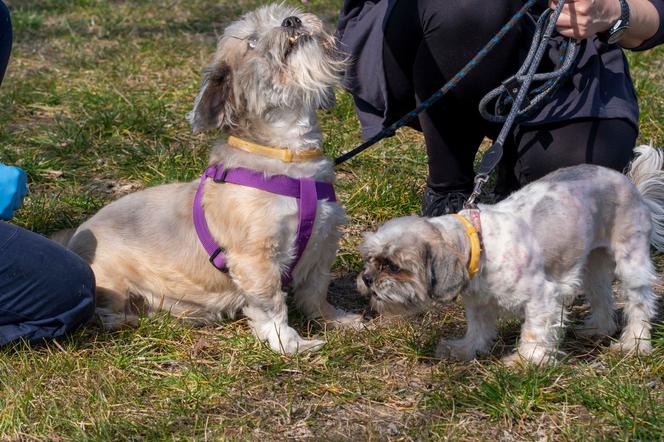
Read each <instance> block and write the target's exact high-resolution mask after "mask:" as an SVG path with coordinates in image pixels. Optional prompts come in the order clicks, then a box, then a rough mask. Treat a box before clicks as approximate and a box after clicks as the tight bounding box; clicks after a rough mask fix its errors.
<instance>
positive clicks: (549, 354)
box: [503, 275, 565, 365]
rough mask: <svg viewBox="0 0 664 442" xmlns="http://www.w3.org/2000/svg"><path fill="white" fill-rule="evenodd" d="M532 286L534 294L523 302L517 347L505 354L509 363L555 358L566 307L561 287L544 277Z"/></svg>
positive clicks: (551, 360)
mask: <svg viewBox="0 0 664 442" xmlns="http://www.w3.org/2000/svg"><path fill="white" fill-rule="evenodd" d="M537 279H540V280H541V282H540V283H539V284H537V285H534V286H532V289H531V290H529V292H530V293H532V294H533V296H532V297H531V299H530V300H529V301H528V302H527V303H526V305H525V306H524V315H525V320H524V322H523V325H522V326H521V336H520V337H519V346H518V349H517V351H516V352H515V353H514V354H512V355H510V356H507V357H505V358H503V362H504V363H505V364H506V365H514V364H515V363H518V362H520V361H524V362H530V363H533V364H537V365H539V364H547V363H550V362H553V361H555V356H556V354H557V353H558V352H559V350H558V343H559V341H560V338H561V336H562V333H563V327H564V323H565V307H564V306H563V300H562V295H561V291H560V289H559V287H558V286H557V285H556V284H555V283H553V282H550V281H546V280H545V279H544V275H541V278H537Z"/></svg>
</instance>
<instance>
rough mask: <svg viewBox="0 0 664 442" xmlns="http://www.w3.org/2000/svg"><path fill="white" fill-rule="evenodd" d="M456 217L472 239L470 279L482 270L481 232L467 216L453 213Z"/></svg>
mask: <svg viewBox="0 0 664 442" xmlns="http://www.w3.org/2000/svg"><path fill="white" fill-rule="evenodd" d="M452 216H454V217H455V218H456V219H458V220H459V221H461V222H462V223H463V225H464V226H465V227H466V235H468V239H470V261H469V262H468V274H469V275H470V279H473V277H474V276H475V275H476V274H477V272H479V271H480V253H481V252H482V244H481V242H480V234H479V233H478V232H477V229H476V228H475V226H474V225H473V223H471V222H470V221H468V220H467V219H466V217H465V216H462V215H459V214H458V213H455V214H453V215H452Z"/></svg>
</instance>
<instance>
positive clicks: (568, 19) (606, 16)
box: [549, 0, 620, 40]
mask: <svg viewBox="0 0 664 442" xmlns="http://www.w3.org/2000/svg"><path fill="white" fill-rule="evenodd" d="M557 6H558V0H550V1H549V7H550V8H551V9H555V8H556V7H557ZM619 18H620V2H619V1H618V0H567V1H565V6H563V10H562V12H561V13H560V17H558V21H557V22H556V29H558V32H560V34H562V35H564V36H565V37H574V38H576V39H579V40H583V39H584V38H589V37H592V36H593V35H595V34H597V33H599V32H604V31H606V30H608V29H609V28H610V27H611V26H612V25H613V23H615V22H616V20H618V19H619Z"/></svg>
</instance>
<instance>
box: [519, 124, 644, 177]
mask: <svg viewBox="0 0 664 442" xmlns="http://www.w3.org/2000/svg"><path fill="white" fill-rule="evenodd" d="M637 136H638V131H637V129H636V128H635V127H634V126H633V125H632V124H631V123H630V122H628V121H627V120H621V119H599V118H583V119H576V120H570V121H564V122H560V123H552V124H546V125H538V126H519V127H518V128H517V129H516V130H515V135H514V144H515V145H516V151H517V155H516V164H515V168H514V172H515V175H516V177H517V180H518V182H519V184H520V185H521V186H523V185H525V184H528V183H530V182H532V181H535V180H536V179H538V178H541V177H543V176H544V175H546V174H547V173H549V172H553V171H554V170H556V169H559V168H561V167H567V166H574V165H576V164H583V163H588V164H597V165H600V166H605V167H609V168H611V169H615V170H617V171H619V172H622V171H624V169H625V168H626V167H627V165H628V164H629V162H630V161H631V160H632V156H633V151H634V145H635V143H636V138H637Z"/></svg>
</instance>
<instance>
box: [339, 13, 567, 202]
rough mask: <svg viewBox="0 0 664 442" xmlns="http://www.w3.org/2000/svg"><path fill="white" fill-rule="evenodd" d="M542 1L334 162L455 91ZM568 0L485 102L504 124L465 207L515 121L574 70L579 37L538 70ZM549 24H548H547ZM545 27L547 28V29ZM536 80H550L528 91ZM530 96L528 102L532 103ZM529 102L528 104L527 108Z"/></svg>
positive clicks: (544, 18)
mask: <svg viewBox="0 0 664 442" xmlns="http://www.w3.org/2000/svg"><path fill="white" fill-rule="evenodd" d="M538 1H539V0H529V1H528V2H526V3H525V4H524V5H523V6H522V7H521V9H519V10H518V11H517V12H516V13H515V14H514V15H513V16H512V18H511V19H510V20H509V21H508V22H507V23H506V24H505V25H504V26H503V27H502V28H501V29H500V30H499V31H498V33H496V35H495V36H493V37H492V38H491V40H489V42H488V43H487V44H486V45H485V46H484V47H483V48H482V49H480V51H479V52H478V53H477V54H476V55H475V56H474V57H473V58H472V60H470V61H469V62H468V63H466V65H465V66H464V67H463V68H461V70H460V71H459V72H457V74H456V75H454V77H452V79H450V80H449V81H448V82H447V83H445V85H444V86H443V87H441V88H440V89H439V90H438V91H436V92H435V93H434V94H433V95H432V96H431V97H429V98H427V99H426V100H424V101H423V102H422V103H420V105H419V106H417V107H416V108H415V109H413V110H412V111H410V112H408V113H407V114H406V115H404V116H403V117H401V118H400V119H399V120H397V121H396V122H394V123H392V124H391V125H390V126H388V127H386V128H385V129H383V130H382V131H380V132H379V133H377V134H376V135H374V136H373V137H371V138H370V139H369V140H367V141H365V142H364V143H362V144H361V145H359V146H357V147H356V148H354V149H352V150H350V151H348V152H346V153H345V154H343V155H341V156H339V157H337V158H335V160H334V165H335V166H337V165H339V164H341V163H343V162H345V161H347V160H349V159H351V158H353V157H354V156H356V155H358V154H359V153H361V152H362V151H364V150H366V149H368V148H369V147H371V146H373V145H374V144H376V143H377V142H379V141H380V140H382V139H384V138H389V137H392V136H394V135H395V133H396V131H397V130H398V129H400V128H401V127H403V126H405V125H406V124H408V123H409V122H410V121H412V120H414V119H415V118H416V117H417V115H419V114H420V113H421V112H423V111H425V110H426V109H428V108H429V107H431V106H432V105H433V104H434V103H436V102H437V101H438V100H440V99H441V98H442V97H443V96H444V95H445V94H447V93H448V92H449V91H450V90H452V89H454V87H456V86H457V84H458V83H459V82H460V81H461V79H463V78H464V77H465V76H466V75H467V74H468V72H470V71H471V70H472V69H473V68H474V67H475V66H477V65H478V64H479V63H480V62H481V61H482V60H483V59H484V58H485V57H486V56H487V55H488V54H489V52H491V50H492V49H493V48H494V47H495V46H496V45H497V44H498V43H499V42H500V41H501V40H502V39H503V38H504V37H505V35H506V34H507V33H508V32H509V31H510V30H512V28H514V26H515V25H516V24H517V23H518V22H519V20H521V19H522V18H523V17H524V15H525V14H526V12H528V10H529V9H530V8H531V7H532V6H533V5H534V4H535V3H537V2H538ZM564 4H565V1H564V0H561V1H559V2H558V5H557V6H556V9H555V10H550V9H547V10H546V11H545V12H544V13H543V14H542V15H541V16H540V18H539V20H538V21H537V26H536V30H535V35H534V37H533V42H532V44H531V46H530V49H529V51H528V55H527V56H526V60H525V61H524V63H523V65H522V66H521V68H519V70H518V71H517V73H516V74H515V75H513V76H512V77H510V78H508V79H507V80H506V81H504V82H503V83H502V84H501V86H499V87H498V88H496V89H494V90H493V91H491V92H489V94H487V96H485V97H484V98H483V99H482V100H481V101H480V113H481V114H482V116H483V117H484V118H486V119H487V120H489V121H492V122H502V123H503V127H502V129H501V131H500V133H499V135H498V137H497V138H496V141H495V142H494V143H493V145H492V146H491V147H490V148H489V149H488V150H487V151H486V153H485V154H484V156H483V157H482V160H481V162H480V167H479V169H478V172H477V174H476V175H475V182H474V188H473V192H472V193H471V195H470V197H469V198H468V200H467V201H466V203H465V204H464V207H465V208H472V207H475V199H477V197H478V196H479V195H480V193H481V191H482V185H484V183H486V182H487V180H488V179H489V174H490V173H491V171H492V170H493V169H494V168H495V167H496V165H497V164H498V162H499V161H500V158H501V157H502V155H503V145H504V143H505V140H506V139H507V135H508V134H509V132H510V130H511V128H512V126H513V125H514V122H515V121H516V120H517V118H518V117H523V116H525V115H526V114H527V113H529V112H531V111H532V110H533V109H535V108H536V107H537V106H539V105H541V104H543V102H544V99H545V98H546V96H547V95H548V94H549V93H550V92H551V91H553V90H554V89H555V87H556V86H557V85H558V83H559V81H560V79H561V78H562V77H563V76H564V75H565V74H566V73H567V72H568V71H569V69H570V68H571V67H572V65H573V64H574V59H575V58H576V55H577V52H578V50H577V43H576V41H575V40H574V39H571V38H570V39H567V41H566V42H565V44H564V46H563V48H562V52H561V66H560V68H558V69H556V70H554V71H553V72H550V73H542V74H536V73H535V72H536V71H537V68H538V67H539V64H540V61H541V60H542V57H543V56H544V53H545V52H546V49H547V47H548V43H549V40H550V38H551V35H552V34H553V30H554V29H555V25H556V21H558V17H559V16H560V13H561V12H562V9H563V6H564ZM545 24H546V29H544V26H545ZM543 29H544V30H543ZM533 81H544V82H545V83H544V84H543V85H542V86H540V87H538V88H536V89H534V90H533V91H531V92H530V93H529V92H528V89H529V88H530V85H531V84H532V82H533ZM493 99H497V100H496V112H495V114H490V113H488V112H487V111H486V110H485V108H486V106H487V105H488V103H489V102H491V101H492V100H493ZM526 99H527V102H526ZM524 103H526V106H525V107H522V106H523V104H524ZM508 105H510V111H509V113H508V115H507V116H506V117H503V116H502V115H500V114H499V113H500V110H501V109H504V108H505V107H507V106H508Z"/></svg>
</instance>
